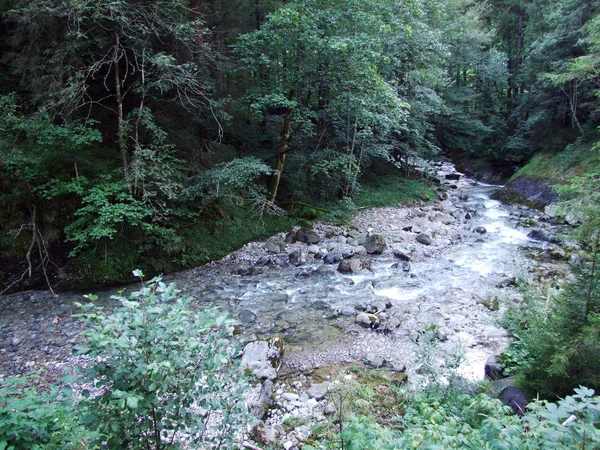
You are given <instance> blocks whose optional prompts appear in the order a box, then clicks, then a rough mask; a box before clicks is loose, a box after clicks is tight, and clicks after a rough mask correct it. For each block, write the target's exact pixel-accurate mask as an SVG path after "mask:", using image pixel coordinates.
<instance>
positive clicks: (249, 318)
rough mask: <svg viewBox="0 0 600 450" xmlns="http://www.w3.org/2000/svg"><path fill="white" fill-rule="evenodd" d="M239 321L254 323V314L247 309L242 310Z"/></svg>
mask: <svg viewBox="0 0 600 450" xmlns="http://www.w3.org/2000/svg"><path fill="white" fill-rule="evenodd" d="M239 319H240V322H242V323H254V322H256V314H254V313H253V312H252V311H250V310H249V309H244V310H242V311H240V315H239Z"/></svg>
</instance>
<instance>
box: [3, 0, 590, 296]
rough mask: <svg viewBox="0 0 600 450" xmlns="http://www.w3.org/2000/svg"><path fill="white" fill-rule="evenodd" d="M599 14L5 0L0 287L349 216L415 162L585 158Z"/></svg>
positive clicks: (193, 258) (578, 7)
mask: <svg viewBox="0 0 600 450" xmlns="http://www.w3.org/2000/svg"><path fill="white" fill-rule="evenodd" d="M597 15H598V8H597V5H595V3H594V2H591V1H579V0H569V1H561V2H553V3H552V4H550V3H548V2H543V1H529V2H524V1H517V0H510V1H508V0H507V1H496V0H494V1H486V2H483V1H481V2H480V1H463V0H453V1H445V0H444V1H442V0H439V1H438V0H410V1H409V0H406V1H383V2H375V1H355V2H353V1H348V0H343V1H319V2H316V1H291V2H285V3H280V2H276V1H268V0H253V1H250V0H238V1H235V2H233V3H232V2H220V1H218V0H214V1H206V2H201V1H198V0H191V1H183V0H177V1H156V2H146V1H109V0H106V1H79V0H77V1H76V0H73V1H50V0H48V1H37V2H21V1H10V0H5V1H3V2H2V4H1V18H2V21H1V25H0V26H1V27H2V28H1V30H2V34H1V35H2V37H1V40H0V52H1V53H0V55H1V60H0V61H1V62H0V63H1V64H2V75H1V78H0V94H1V95H2V97H1V100H0V107H1V109H2V113H1V114H2V124H1V128H0V151H1V152H2V155H1V158H0V171H1V179H2V191H1V197H0V202H1V208H0V211H1V212H0V214H1V217H0V227H1V238H0V249H1V250H0V252H1V255H2V267H3V273H4V275H3V283H4V285H5V286H10V285H11V284H12V283H16V284H14V285H13V287H14V286H17V285H22V286H27V285H28V283H33V285H45V284H46V281H45V279H47V281H48V283H50V284H61V283H63V284H65V285H72V284H76V283H78V282H82V281H86V282H106V281H114V280H121V279H124V278H126V277H127V276H128V274H129V273H130V271H131V267H141V268H143V269H145V270H146V271H148V272H154V273H158V272H164V271H171V270H175V269H178V268H182V267H190V266H193V265H197V264H200V263H203V262H206V261H208V260H210V259H214V258H215V257H219V256H222V255H223V254H225V253H226V252H228V251H230V250H232V249H233V248H236V246H239V245H241V244H243V242H244V241H247V240H249V239H250V238H251V237H253V236H257V235H258V236H259V235H269V234H270V233H271V232H272V231H274V230H278V229H281V228H285V227H287V226H288V225H289V222H288V219H289V218H290V217H296V218H298V217H300V218H301V217H304V216H306V217H307V218H308V219H311V218H312V216H314V215H315V214H320V213H322V212H323V211H327V212H331V213H333V216H336V215H338V216H339V215H343V213H344V212H345V211H349V210H352V209H353V208H355V207H356V196H357V195H359V194H360V192H361V186H364V185H365V184H366V183H369V181H373V179H375V181H376V180H377V179H378V178H379V177H380V176H381V175H382V174H386V173H387V172H389V171H390V170H391V171H393V170H395V169H398V174H400V175H402V174H404V176H406V175H410V170H411V166H412V164H413V161H415V160H416V158H423V159H431V158H436V157H442V156H446V157H451V158H452V159H454V160H456V161H463V162H464V165H466V166H468V167H471V168H473V169H474V170H475V171H476V170H482V169H485V168H491V170H492V171H493V172H494V173H495V174H496V175H499V177H500V178H507V176H509V175H510V174H511V173H512V171H513V170H514V169H515V168H517V167H519V166H521V165H523V164H524V162H526V161H527V160H528V159H529V158H530V157H531V156H532V155H534V154H535V153H536V152H538V151H540V150H545V151H549V150H550V151H558V150H562V149H564V148H565V147H566V146H567V145H569V144H573V143H578V144H581V143H584V144H585V145H588V146H589V145H591V144H593V143H594V142H596V141H597V131H596V126H597V125H598V120H599V117H598V101H597V100H598V99H597V92H598V88H599V84H598V83H599V76H598V73H599V68H598V51H599V48H600V20H599V19H598V18H597ZM225 229H227V232H223V231H222V230H225ZM220 230H221V231H220ZM241 230H243V231H241ZM219 232H221V234H222V236H221V238H220V243H219V245H220V246H216V244H215V243H214V237H215V236H216V234H215V233H219ZM244 234H245V235H244ZM236 239H241V240H239V241H236ZM30 279H31V280H33V281H31V282H30V281H29V280H30Z"/></svg>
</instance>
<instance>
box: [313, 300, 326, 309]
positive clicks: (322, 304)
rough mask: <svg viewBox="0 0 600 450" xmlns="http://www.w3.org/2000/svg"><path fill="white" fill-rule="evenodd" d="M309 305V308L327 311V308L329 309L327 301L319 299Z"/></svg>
mask: <svg viewBox="0 0 600 450" xmlns="http://www.w3.org/2000/svg"><path fill="white" fill-rule="evenodd" d="M310 307H311V309H316V310H317V311H328V310H329V309H331V306H330V305H329V303H327V302H324V301H321V300H317V301H316V302H313V303H311V304H310Z"/></svg>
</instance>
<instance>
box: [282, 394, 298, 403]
mask: <svg viewBox="0 0 600 450" xmlns="http://www.w3.org/2000/svg"><path fill="white" fill-rule="evenodd" d="M281 398H283V399H284V400H287V401H288V402H294V401H296V400H298V399H299V398H300V396H299V395H298V394H295V393H293V392H284V393H283V395H282V396H281Z"/></svg>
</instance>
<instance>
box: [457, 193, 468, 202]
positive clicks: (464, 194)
mask: <svg viewBox="0 0 600 450" xmlns="http://www.w3.org/2000/svg"><path fill="white" fill-rule="evenodd" d="M456 196H457V197H458V199H459V200H462V201H463V202H466V201H467V200H469V196H468V195H467V194H466V193H464V192H463V191H456Z"/></svg>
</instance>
